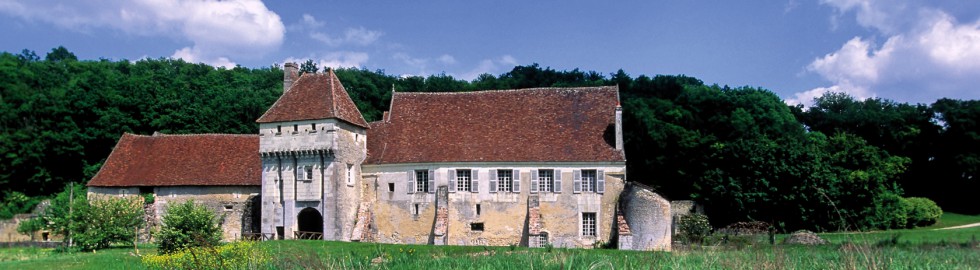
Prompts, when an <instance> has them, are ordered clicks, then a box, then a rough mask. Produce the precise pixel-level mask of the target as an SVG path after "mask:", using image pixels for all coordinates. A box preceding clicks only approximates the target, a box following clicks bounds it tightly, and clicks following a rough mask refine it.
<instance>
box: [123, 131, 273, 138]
mask: <svg viewBox="0 0 980 270" xmlns="http://www.w3.org/2000/svg"><path fill="white" fill-rule="evenodd" d="M123 135H130V136H135V137H147V138H154V137H192V136H227V137H258V136H259V134H235V133H185V134H166V133H156V134H155V135H143V134H134V133H129V132H126V133H123Z"/></svg>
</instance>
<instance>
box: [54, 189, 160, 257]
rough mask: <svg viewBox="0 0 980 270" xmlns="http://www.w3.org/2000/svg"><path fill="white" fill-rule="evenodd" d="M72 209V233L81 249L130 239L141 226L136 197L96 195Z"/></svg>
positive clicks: (91, 248) (103, 246)
mask: <svg viewBox="0 0 980 270" xmlns="http://www.w3.org/2000/svg"><path fill="white" fill-rule="evenodd" d="M79 206H80V207H77V208H76V209H73V211H74V212H75V214H74V215H73V216H75V217H76V219H75V220H74V221H75V222H74V224H73V226H72V227H73V229H72V233H73V234H72V237H73V238H74V239H75V243H77V244H78V245H79V246H80V247H81V248H82V249H84V250H94V249H102V248H107V247H109V245H111V244H113V243H132V242H134V241H135V240H136V239H135V238H136V230H137V228H140V227H143V225H144V224H145V223H146V220H145V219H144V218H143V214H144V213H143V204H142V200H141V199H140V198H138V197H122V198H120V197H110V196H105V197H96V198H93V199H92V200H89V202H88V204H87V205H85V204H82V205H79Z"/></svg>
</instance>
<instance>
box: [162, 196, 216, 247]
mask: <svg viewBox="0 0 980 270" xmlns="http://www.w3.org/2000/svg"><path fill="white" fill-rule="evenodd" d="M219 241H221V227H219V226H218V223H217V217H216V216H215V214H214V212H212V211H211V210H210V209H208V208H207V207H205V206H203V205H199V204H196V203H194V201H187V202H184V203H175V204H172V205H170V207H169V208H168V209H167V213H166V215H164V216H163V226H162V228H160V232H159V234H158V235H157V244H158V245H159V246H160V253H163V254H167V253H173V252H176V251H179V250H181V249H184V248H188V247H200V246H204V247H208V246H215V245H217V244H218V242H219Z"/></svg>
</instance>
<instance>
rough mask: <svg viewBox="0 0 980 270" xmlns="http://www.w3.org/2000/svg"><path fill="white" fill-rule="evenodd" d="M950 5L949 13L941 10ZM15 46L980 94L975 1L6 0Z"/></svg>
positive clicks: (900, 96)
mask: <svg viewBox="0 0 980 270" xmlns="http://www.w3.org/2000/svg"><path fill="white" fill-rule="evenodd" d="M934 2H938V3H934ZM0 29H3V30H4V33H5V34H4V38H3V39H2V40H0V50H3V51H7V52H13V53H18V52H20V51H21V50H23V49H29V50H34V51H36V52H37V53H38V54H39V55H42V56H43V55H44V53H46V52H48V51H50V49H51V48H53V47H57V46H59V45H63V46H65V47H67V48H68V49H69V50H71V51H73V52H74V53H75V54H76V55H78V56H79V57H80V58H82V59H97V58H109V59H131V60H135V59H140V58H145V57H150V58H159V57H174V58H183V59H185V60H187V61H191V62H204V63H208V64H212V65H223V66H233V65H235V64H238V65H242V66H247V67H261V66H268V65H272V64H274V63H283V62H285V61H297V62H301V61H305V60H306V59H314V60H315V61H317V62H319V63H320V65H321V66H333V67H352V66H353V67H364V68H368V69H371V70H375V69H383V70H385V71H386V72H387V73H389V74H396V75H431V74H439V73H446V74H449V75H453V76H455V77H458V78H462V79H473V78H475V77H476V76H478V75H479V74H481V73H491V74H500V73H503V72H506V71H509V70H510V69H511V68H512V67H513V66H515V65H527V64H531V63H539V64H540V65H542V66H548V67H552V68H554V69H558V70H566V69H573V68H579V69H582V70H594V71H598V72H601V73H611V72H615V71H616V70H618V69H623V70H625V71H626V72H627V73H629V74H631V75H633V76H634V77H635V76H638V75H641V74H647V75H655V74H686V75H690V76H694V77H697V78H699V79H701V80H703V81H705V82H707V83H717V84H720V85H730V86H743V85H747V86H754V87H762V88H766V89H770V90H772V91H774V92H775V93H777V94H779V95H780V96H781V97H783V98H784V99H786V100H787V102H788V103H798V102H804V103H807V102H809V101H810V100H811V99H812V97H814V96H819V95H820V94H821V93H823V92H827V91H837V92H847V93H849V94H851V95H854V96H856V97H859V98H865V97H882V98H887V99H892V100H896V101H901V102H921V103H931V102H933V101H935V100H936V99H938V98H940V97H952V98H959V99H977V98H980V90H978V87H977V86H978V85H980V4H978V3H977V2H976V1H975V0H947V1H917V0H905V1H903V0H814V1H804V0H784V1H621V2H612V3H605V2H598V1H541V2H532V1H473V2H468V1H306V0H291V1H265V2H263V1H258V0H230V1H216V0H196V1H191V0H130V1H121V0H101V1H88V0H79V1H53V0H0Z"/></svg>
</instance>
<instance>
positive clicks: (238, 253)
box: [142, 241, 271, 269]
mask: <svg viewBox="0 0 980 270" xmlns="http://www.w3.org/2000/svg"><path fill="white" fill-rule="evenodd" d="M142 262H143V266H145V267H146V268H147V269H259V268H265V267H264V266H266V264H268V263H270V262H271V260H270V259H269V255H268V254H267V253H266V252H264V251H263V250H262V249H260V248H258V247H256V243H255V242H244V241H241V242H234V243H231V244H227V245H222V246H219V247H210V246H209V247H193V248H186V249H183V250H181V251H178V252H174V253H170V254H163V255H147V256H143V258H142Z"/></svg>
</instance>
